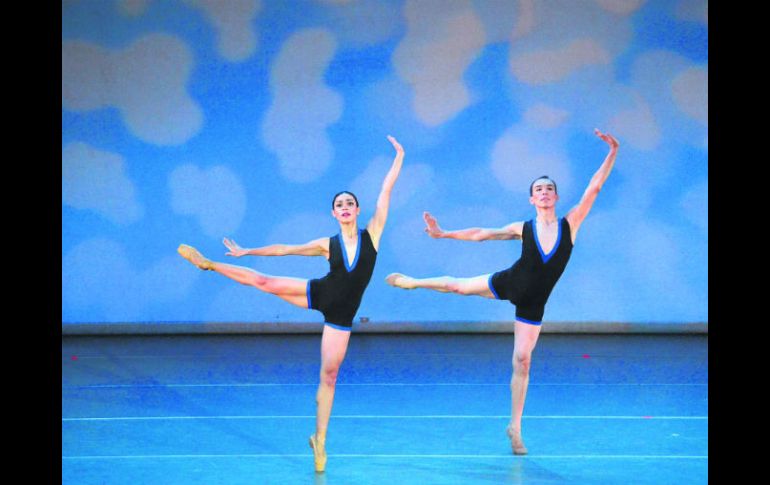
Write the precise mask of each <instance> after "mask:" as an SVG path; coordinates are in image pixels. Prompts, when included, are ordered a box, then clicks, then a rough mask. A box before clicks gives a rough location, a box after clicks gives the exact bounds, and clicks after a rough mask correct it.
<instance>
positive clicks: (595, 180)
mask: <svg viewBox="0 0 770 485" xmlns="http://www.w3.org/2000/svg"><path fill="white" fill-rule="evenodd" d="M594 133H595V134H596V136H598V137H599V138H601V139H602V140H604V141H605V142H606V143H607V144H608V145H609V146H610V151H609V153H608V154H607V157H606V158H605V159H604V162H603V163H602V165H601V166H600V167H599V170H597V171H596V173H595V174H594V176H593V177H591V181H590V182H589V183H588V187H587V188H586V190H585V192H583V197H582V198H581V199H580V202H578V203H577V204H576V205H575V207H573V208H572V209H570V211H569V212H568V213H567V216H566V217H567V221H568V222H569V225H570V230H571V232H572V240H573V241H574V240H575V236H576V235H577V231H578V229H579V228H580V225H581V224H582V223H583V220H584V219H585V218H586V216H587V215H588V212H589V211H590V210H591V207H592V206H593V205H594V201H595V200H596V196H597V195H599V192H600V191H601V190H602V185H604V182H605V181H606V180H607V177H609V175H610V172H611V171H612V167H613V166H614V165H615V157H616V156H617V154H618V147H619V146H620V143H619V142H618V140H617V139H615V137H614V136H612V135H610V134H609V133H602V132H601V131H599V130H594Z"/></svg>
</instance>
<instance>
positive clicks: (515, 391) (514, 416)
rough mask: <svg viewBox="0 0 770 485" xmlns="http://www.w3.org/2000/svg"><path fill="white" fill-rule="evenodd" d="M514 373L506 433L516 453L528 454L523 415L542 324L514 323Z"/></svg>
mask: <svg viewBox="0 0 770 485" xmlns="http://www.w3.org/2000/svg"><path fill="white" fill-rule="evenodd" d="M514 335H515V336H514V344H513V375H512V376H511V422H510V423H509V424H508V427H507V428H506V433H507V434H508V437H509V438H510V439H511V449H512V450H513V453H514V454H516V455H526V454H527V448H526V447H525V446H524V441H523V440H522V438H521V416H522V414H523V413H524V400H525V399H526V397H527V387H528V385H529V367H530V363H531V361H532V351H533V350H534V349H535V345H536V344H537V338H538V336H539V335H540V325H530V324H527V323H522V322H519V321H516V322H515V323H514Z"/></svg>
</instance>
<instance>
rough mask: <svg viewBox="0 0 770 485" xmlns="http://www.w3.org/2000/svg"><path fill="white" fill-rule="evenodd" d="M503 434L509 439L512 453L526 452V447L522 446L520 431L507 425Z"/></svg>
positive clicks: (524, 453) (520, 453)
mask: <svg viewBox="0 0 770 485" xmlns="http://www.w3.org/2000/svg"><path fill="white" fill-rule="evenodd" d="M505 434H507V435H508V438H510V440H511V450H513V454H514V455H526V454H527V453H528V450H527V447H526V446H524V441H523V440H522V439H521V432H516V431H514V429H513V428H511V427H510V426H508V427H507V428H505Z"/></svg>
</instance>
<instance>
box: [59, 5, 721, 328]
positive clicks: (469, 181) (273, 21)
mask: <svg viewBox="0 0 770 485" xmlns="http://www.w3.org/2000/svg"><path fill="white" fill-rule="evenodd" d="M96 19H98V21H97V20H96ZM593 128H600V129H602V130H606V131H609V132H611V133H613V134H615V135H617V137H618V138H619V139H620V140H621V143H622V147H621V152H620V156H619V158H618V162H617V164H616V168H615V172H614V173H613V174H612V176H611V177H610V179H609V180H608V182H607V184H606V185H605V188H604V189H603V191H602V194H601V196H600V197H599V199H598V200H597V202H596V205H595V206H594V209H593V212H592V213H591V214H590V215H589V217H588V219H587V220H586V222H585V224H584V226H583V228H582V229H581V232H580V237H579V239H578V242H577V244H576V246H575V251H574V254H573V260H572V261H571V262H570V265H569V267H568V268H567V270H566V272H565V274H564V276H563V277H562V281H561V282H560V283H559V285H557V287H556V289H555V290H554V293H553V296H552V298H551V301H550V303H549V305H548V307H547V309H546V316H545V319H546V321H547V320H562V321H630V322H640V323H650V324H655V323H657V322H670V321H707V319H708V303H707V299H708V258H707V253H708V2H707V1H706V0H678V1H675V2H659V1H654V0H647V1H645V0H553V1H549V2H538V1H535V0H517V1H511V2H508V1H489V0H384V1H380V0H298V1H289V0H279V1H270V2H265V1H262V0H227V1H224V2H221V1H213V0H179V1H178V2H157V1H155V0H79V1H66V2H62V135H63V140H62V229H63V231H62V319H63V323H64V324H67V323H83V322H85V323H88V322H120V321H132V322H150V321H152V322H158V321H192V322H198V321H199V322H206V321H209V322H210V321H221V322H225V321H240V322H257V321H313V322H321V321H322V317H321V315H320V314H318V313H317V312H307V311H304V310H301V309H299V308H294V307H291V305H289V304H287V303H285V302H283V301H282V300H280V299H278V298H275V297H272V296H270V295H263V294H260V293H259V292H257V291H256V290H251V289H249V288H246V287H242V286H241V285H238V284H237V283H234V282H231V281H228V280H226V279H225V278H222V277H216V276H215V275H211V274H208V273H201V272H200V271H198V270H196V269H195V268H193V267H191V266H190V265H189V264H188V263H187V262H185V261H184V260H182V259H181V258H179V257H178V255H176V253H175V249H176V246H177V245H178V244H179V243H182V242H185V243H188V244H192V245H195V246H198V247H199V248H200V249H201V250H202V251H203V252H204V254H207V255H210V256H211V257H213V258H216V259H219V260H224V259H226V260H227V261H228V262H232V263H236V264H243V265H246V266H250V267H255V268H257V269H259V270H261V271H265V272H267V273H270V274H285V275H287V276H295V277H305V278H313V277H320V276H322V275H323V274H324V273H325V272H326V270H327V263H326V261H325V260H323V259H322V258H301V257H288V258H253V257H252V258H241V259H237V260H235V259H231V258H227V257H226V256H224V253H225V252H226V249H225V248H224V246H223V245H222V244H221V242H220V241H221V239H222V238H223V237H236V239H237V240H238V242H239V243H240V244H241V245H243V246H252V247H253V246H258V245H264V244H270V243H300V242H305V241H307V240H310V239H313V238H316V237H321V236H328V235H331V234H334V233H335V232H336V231H337V230H338V228H337V226H336V225H335V223H334V221H333V219H332V218H331V216H330V215H329V210H330V207H329V205H330V204H329V200H327V199H330V197H331V195H332V194H333V193H334V192H336V191H338V190H341V189H339V186H340V185H342V186H345V187H347V188H350V189H351V190H353V191H354V192H356V193H357V195H359V200H360V202H361V219H360V223H361V225H363V224H365V223H366V221H368V219H369V218H370V217H371V215H372V214H373V211H374V204H375V202H376V198H377V194H378V192H379V188H380V184H381V182H382V177H384V175H385V173H386V172H387V169H388V167H389V165H390V162H391V161H392V158H393V155H394V154H393V151H392V147H391V146H390V144H389V143H387V141H386V140H385V136H386V135H388V134H392V135H394V136H396V137H397V138H398V139H399V141H400V142H401V143H402V145H404V147H405V149H406V154H407V155H406V159H405V164H404V168H403V171H402V174H401V177H400V179H399V181H398V183H397V185H396V187H395V189H394V191H393V197H392V203H391V211H390V214H389V218H388V223H387V227H386V230H385V233H384V236H383V239H382V245H381V248H380V252H379V254H378V264H377V267H376V268H375V273H374V275H373V278H372V282H371V284H370V286H369V289H368V290H367V293H366V295H365V297H364V300H363V303H362V306H361V309H360V311H359V316H366V317H369V318H370V319H371V321H373V322H377V321H394V320H410V321H420V320H422V321H432V320H436V319H438V318H440V319H445V320H466V321H467V320H511V319H513V315H514V311H513V308H512V307H511V306H510V305H507V304H501V303H500V302H494V301H491V300H489V301H488V300H485V299H474V298H461V297H456V296H452V295H442V294H438V293H435V294H433V293H430V292H422V293H420V292H399V291H398V290H395V289H393V288H390V287H389V286H387V285H386V284H385V283H384V282H383V278H384V276H385V275H386V274H388V273H390V272H392V271H401V272H405V273H414V274H416V275H418V276H427V275H440V274H457V275H460V276H471V275H475V274H483V273H486V272H491V271H496V270H499V269H503V268H506V267H508V266H509V265H510V264H511V263H512V262H513V261H514V260H515V259H516V258H517V257H518V254H519V252H520V245H521V243H520V242H490V243H486V244H474V243H469V242H468V243H463V242H457V241H445V240H433V239H431V238H429V237H428V236H427V235H425V233H424V232H423V228H424V224H423V223H422V212H423V211H425V210H429V211H431V212H432V213H433V214H435V215H436V216H437V217H439V221H440V222H441V224H442V225H443V226H444V227H446V228H448V229H455V228H460V227H471V226H497V227H499V226H502V225H504V224H506V223H509V222H512V221H514V220H526V219H530V218H532V217H533V215H534V211H533V210H532V208H531V206H530V205H529V203H528V187H529V183H530V182H531V180H532V179H534V178H535V177H537V176H540V175H543V174H548V175H550V176H551V177H553V178H554V179H555V180H556V181H557V183H558V184H559V194H560V209H559V213H560V214H562V215H563V214H564V213H566V211H567V210H568V209H569V208H570V207H571V206H572V205H573V204H575V203H576V202H577V201H578V200H579V198H580V196H581V195H582V191H583V189H584V188H585V186H586V184H587V183H588V180H589V179H590V177H591V175H592V174H593V172H594V171H595V170H596V168H598V166H599V164H600V163H601V161H602V160H603V159H604V157H605V155H606V145H605V144H604V143H603V142H601V141H600V140H598V139H596V138H595V137H594V135H593V134H592V131H593Z"/></svg>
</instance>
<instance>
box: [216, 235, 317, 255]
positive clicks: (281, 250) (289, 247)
mask: <svg viewBox="0 0 770 485" xmlns="http://www.w3.org/2000/svg"><path fill="white" fill-rule="evenodd" d="M222 242H223V243H224V245H225V246H227V248H228V249H229V250H230V251H229V252H227V253H225V254H226V255H227V256H235V257H236V258H240V257H241V256H292V255H293V256H324V257H326V259H329V238H328V237H322V238H319V239H314V240H312V241H310V242H307V243H305V244H271V245H269V246H263V247H261V248H253V249H245V248H242V247H240V246H239V245H238V244H237V243H236V242H235V241H233V240H232V239H228V238H224V239H223V240H222Z"/></svg>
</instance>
